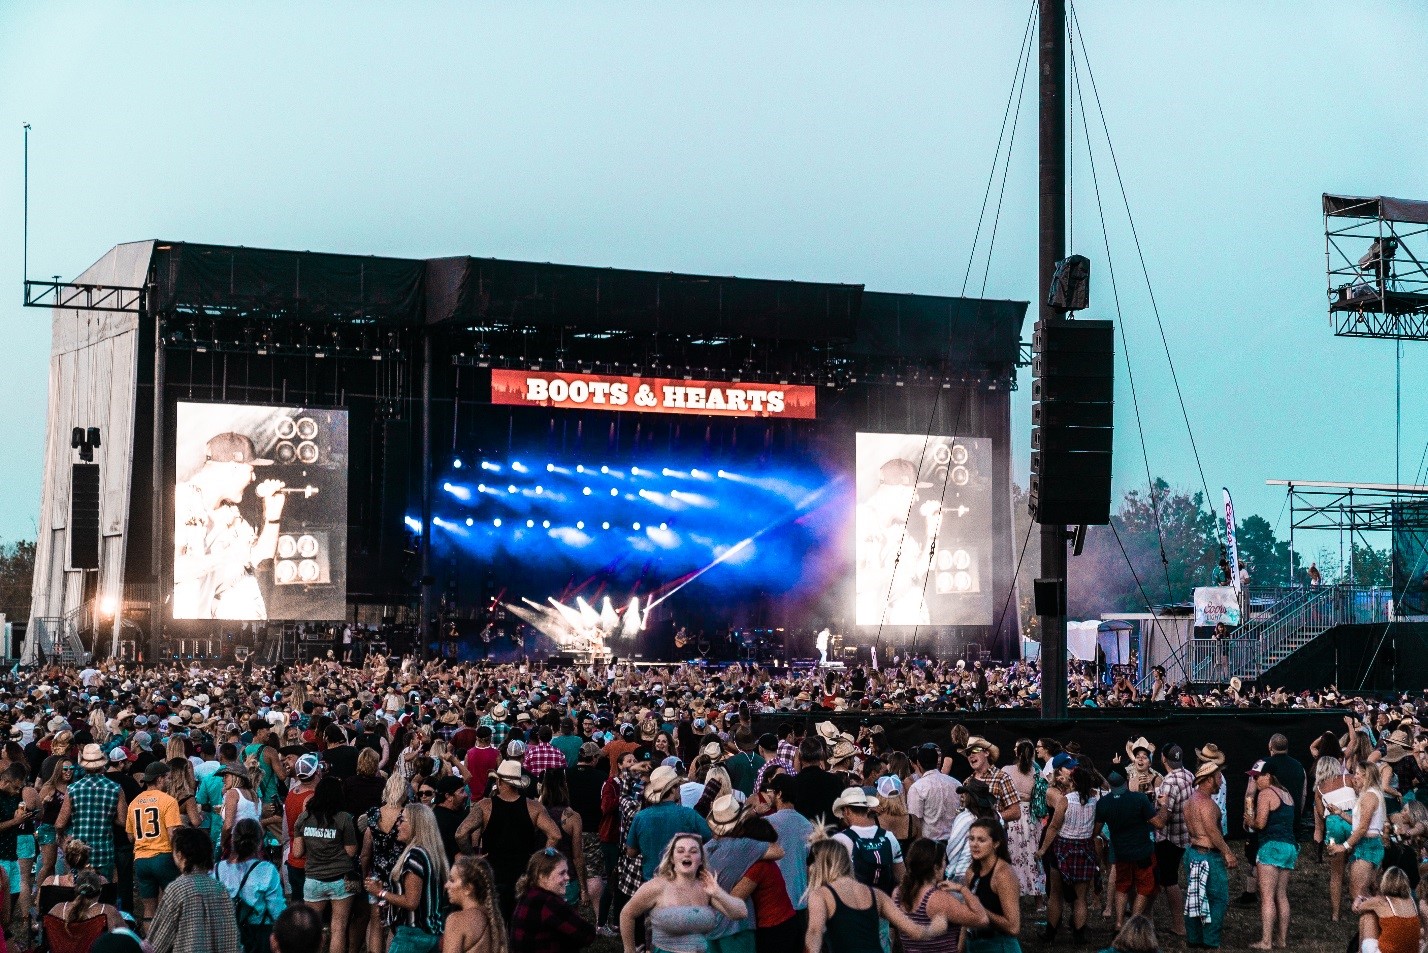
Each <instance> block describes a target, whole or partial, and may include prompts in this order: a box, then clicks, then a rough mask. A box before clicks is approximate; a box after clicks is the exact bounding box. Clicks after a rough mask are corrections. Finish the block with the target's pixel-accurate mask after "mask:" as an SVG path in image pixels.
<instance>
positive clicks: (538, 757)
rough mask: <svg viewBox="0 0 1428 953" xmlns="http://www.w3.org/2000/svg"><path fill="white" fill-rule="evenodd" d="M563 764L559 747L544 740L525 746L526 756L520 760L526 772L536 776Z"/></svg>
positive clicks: (563, 757) (563, 765)
mask: <svg viewBox="0 0 1428 953" xmlns="http://www.w3.org/2000/svg"><path fill="white" fill-rule="evenodd" d="M565 764H566V762H565V755H563V754H561V753H560V749H559V748H557V747H556V746H555V745H553V744H549V743H547V742H544V741H540V742H537V743H536V744H533V745H531V746H530V747H529V748H527V749H526V756H525V758H523V759H522V760H521V766H522V767H524V768H525V769H526V773H527V774H530V775H533V776H534V777H537V778H538V777H540V776H541V775H542V774H544V773H545V772H547V771H549V770H550V769H551V768H563V767H565Z"/></svg>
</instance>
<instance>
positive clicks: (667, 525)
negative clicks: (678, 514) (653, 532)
mask: <svg viewBox="0 0 1428 953" xmlns="http://www.w3.org/2000/svg"><path fill="white" fill-rule="evenodd" d="M659 528H660V529H669V524H668V523H661V524H659Z"/></svg>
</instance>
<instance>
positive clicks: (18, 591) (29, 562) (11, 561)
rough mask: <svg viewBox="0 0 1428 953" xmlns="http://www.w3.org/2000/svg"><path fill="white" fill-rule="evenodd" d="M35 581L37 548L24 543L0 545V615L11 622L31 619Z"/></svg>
mask: <svg viewBox="0 0 1428 953" xmlns="http://www.w3.org/2000/svg"><path fill="white" fill-rule="evenodd" d="M34 580H35V544H34V543H32V542H30V541H29V540H21V541H20V542H17V543H12V544H10V545H9V546H6V545H4V544H0V612H3V613H4V614H5V618H6V619H8V620H9V621H11V622H21V621H24V620H25V619H28V618H29V617H30V588H31V586H32V585H33V584H34Z"/></svg>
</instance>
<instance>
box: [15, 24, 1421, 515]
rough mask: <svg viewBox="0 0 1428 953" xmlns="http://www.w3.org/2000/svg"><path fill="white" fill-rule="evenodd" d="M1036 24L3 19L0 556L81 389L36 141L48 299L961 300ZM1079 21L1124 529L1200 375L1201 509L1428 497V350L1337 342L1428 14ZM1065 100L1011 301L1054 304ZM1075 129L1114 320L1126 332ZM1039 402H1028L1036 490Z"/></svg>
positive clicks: (1395, 160)
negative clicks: (1337, 319) (223, 260)
mask: <svg viewBox="0 0 1428 953" xmlns="http://www.w3.org/2000/svg"><path fill="white" fill-rule="evenodd" d="M1029 10H1030V3H1029V0H1027V2H1022V0H941V2H913V0H909V2H899V3H895V4H889V3H879V2H874V0H865V2H861V3H854V2H839V0H817V2H780V3H777V4H767V3H732V2H730V3H721V2H715V0H704V2H700V3H697V4H693V3H642V2H619V3H615V2H607V3H601V4H592V3H573V2H556V0H550V2H539V3H512V2H510V0H507V2H503V3H483V2H476V0H461V2H448V3H443V2H436V0H432V2H423V3H420V4H416V3H394V2H388V3H376V2H354V3H341V4H338V3H325V2H308V3H301V4H293V3H272V2H260V0H249V2H245V3H242V4H193V3H179V2H163V0H150V2H146V3H143V4H120V3H110V2H64V0H44V2H40V0H9V2H6V3H3V4H0V170H3V172H0V275H4V276H6V277H5V278H4V280H3V281H0V291H3V289H6V288H8V292H5V293H0V341H3V343H4V348H5V354H6V357H7V360H6V362H5V369H4V371H3V373H0V406H3V407H4V408H5V409H6V410H5V413H4V416H3V417H0V420H3V421H4V423H3V425H0V427H3V429H0V434H3V436H4V439H3V440H0V473H3V474H4V475H5V480H6V487H7V490H6V492H5V493H4V494H0V541H13V540H17V539H32V538H33V537H34V534H35V523H36V519H37V516H38V512H39V497H40V477H41V454H42V447H43V420H44V414H45V394H46V386H47V384H46V381H47V375H48V353H49V335H50V330H49V317H48V313H47V312H45V311H42V310H37V309H26V308H23V307H21V306H20V301H21V285H20V279H21V271H22V268H21V204H22V190H21V174H20V172H21V156H22V152H21V144H22V132H21V124H22V123H24V122H29V123H31V124H32V126H33V129H32V133H31V140H30V145H31V151H30V198H31V227H30V263H31V268H30V270H31V277H37V278H38V277H49V276H51V275H55V274H60V275H63V276H64V277H66V278H72V277H73V276H75V275H77V274H78V273H79V272H81V271H83V270H84V268H86V267H87V266H88V265H89V264H90V263H91V262H93V261H94V260H95V259H97V258H99V257H100V256H101V255H102V254H103V253H104V252H105V251H106V250H107V249H109V248H110V247H111V246H113V245H114V244H116V243H119V242H124V241H131V240H137V239H146V238H165V239H173V240H184V241H194V242H214V243H221V244H234V245H249V246H259V247H276V248H294V249H312V250H324V251H336V252H350V253H359V254H366V253H370V254H379V255H395V256H405V257H430V256H439V255H455V254H471V255H477V256H490V257H504V258H515V259H530V260H538V261H552V262H561V263H570V264H582V265H601V266H615V267H629V268H641V269H650V270H669V271H680V272H696V273H713V274H721V275H729V274H731V275H739V276H748V277H763V278H789V279H804V280H813V281H840V282H854V283H861V284H864V285H866V286H867V287H868V288H869V289H871V290H879V291H900V292H918V293H923V294H958V293H960V292H961V290H962V287H963V276H964V274H965V273H966V270H967V267H968V260H969V253H970V251H971V249H972V242H973V235H974V233H975V230H976V226H977V218H978V211H979V209H980V207H981V204H982V197H983V194H984V190H985V189H986V188H987V182H988V176H989V174H990V173H991V172H992V168H993V165H992V159H993V152H994V150H995V148H996V143H997V136H998V129H999V126H1000V124H1001V120H1002V116H1003V111H1004V109H1005V105H1006V101H1007V96H1008V92H1009V90H1010V88H1011V82H1012V76H1013V72H1014V67H1015V63H1016V59H1017V53H1018V49H1019V46H1020V42H1021V38H1022V34H1023V28H1024V25H1025V22H1026V17H1027V14H1028V12H1029ZM1078 14H1079V18H1080V23H1081V28H1082V31H1083V34H1084V37H1085V43H1086V60H1084V62H1089V66H1090V69H1091V70H1092V71H1093V73H1094V76H1095V79H1096V83H1097V86H1098V88H1099V91H1100V96H1101V108H1102V109H1103V110H1104V113H1105V118H1106V122H1107V124H1108V126H1109V129H1110V134H1111V142H1112V144H1113V145H1114V147H1115V152H1116V158H1117V160H1118V163H1119V168H1120V172H1121V174H1122V176H1123V178H1124V183H1125V188H1126V192H1127V195H1128V197H1129V200H1130V203H1131V207H1132V210H1133V212H1134V215H1135V218H1134V221H1135V227H1136V231H1137V232H1138V234H1139V237H1140V241H1141V248H1140V251H1141V252H1142V253H1143V255H1144V260H1145V264H1146V268H1147V270H1148V272H1149V275H1150V281H1151V285H1150V287H1151V288H1152V289H1153V291H1154V296H1155V301H1156V302H1157V303H1158V305H1159V310H1160V318H1161V322H1162V323H1163V328H1164V339H1165V340H1164V344H1162V339H1161V330H1160V327H1159V326H1158V325H1157V322H1156V321H1155V317H1154V315H1153V313H1152V310H1151V306H1150V298H1149V295H1148V293H1147V286H1146V284H1145V282H1144V280H1143V279H1141V277H1140V274H1139V264H1138V259H1137V250H1136V247H1135V245H1134V243H1133V242H1132V239H1131V235H1130V230H1129V228H1128V227H1127V220H1126V217H1125V213H1124V210H1123V209H1122V208H1121V207H1120V206H1119V194H1118V192H1116V191H1115V187H1114V181H1113V178H1112V177H1111V175H1110V171H1109V157H1108V155H1107V153H1106V152H1105V146H1104V143H1102V144H1101V145H1100V147H1099V148H1098V149H1097V150H1093V153H1092V154H1093V155H1094V156H1095V161H1096V167H1097V171H1098V173H1100V174H1101V176H1102V179H1101V194H1102V199H1103V201H1104V202H1105V204H1106V214H1107V218H1108V233H1109V242H1110V251H1111V258H1110V261H1111V262H1112V263H1113V264H1114V266H1115V269H1116V277H1117V280H1118V286H1119V290H1120V292H1121V310H1120V315H1119V318H1120V320H1121V321H1122V323H1123V327H1124V331H1125V337H1126V351H1125V352H1123V353H1122V354H1121V355H1119V356H1118V365H1119V369H1118V373H1119V379H1118V382H1117V383H1118V405H1117V411H1116V424H1117V428H1118V429H1117V436H1116V456H1115V481H1116V492H1117V495H1119V494H1121V493H1123V492H1125V491H1126V490H1128V489H1133V488H1135V487H1137V486H1142V487H1143V486H1144V485H1145V479H1146V470H1147V461H1146V457H1148V464H1149V470H1150V471H1151V472H1152V473H1153V474H1155V475H1157V476H1164V477H1165V478H1167V479H1168V480H1169V481H1170V482H1171V483H1172V484H1174V485H1176V486H1182V487H1189V488H1198V487H1199V486H1200V485H1201V477H1200V474H1199V472H1198V470H1197V467H1196V464H1195V461H1194V457H1193V455H1192V453H1191V447H1190V440H1189V436H1188V433H1187V428H1186V424H1185V421H1184V420H1183V419H1182V415H1181V409H1180V405H1179V403H1178V402H1177V399H1176V394H1175V390H1174V386H1173V383H1172V379H1171V366H1172V365H1171V363H1170V362H1168V361H1167V358H1166V353H1165V349H1166V347H1167V346H1168V350H1169V353H1170V357H1171V359H1173V367H1174V370H1175V372H1176V374H1177V375H1178V378H1179V384H1180V387H1181V389H1182V392H1183V396H1184V401H1185V408H1186V414H1187V415H1188V418H1189V423H1190V425H1191V429H1192V431H1193V434H1194V438H1195V441H1196V443H1197V445H1198V448H1199V453H1200V457H1201V461H1202V463H1203V469H1204V482H1205V483H1207V484H1208V486H1209V487H1210V488H1211V489H1212V491H1213V492H1214V494H1215V495H1216V496H1218V493H1219V487H1220V486H1228V487H1230V489H1231V490H1232V491H1233V492H1234V493H1235V497H1236V505H1237V508H1238V510H1239V511H1240V514H1241V515H1242V516H1243V515H1248V514H1250V513H1256V512H1257V513H1260V514H1262V515H1264V516H1265V517H1266V518H1267V519H1269V520H1270V521H1271V522H1272V523H1279V524H1280V529H1281V533H1283V532H1284V531H1285V526H1284V525H1283V522H1282V520H1283V514H1282V504H1283V502H1284V496H1283V492H1282V490H1278V489H1274V488H1268V487H1266V486H1265V485H1264V484H1265V481H1266V480H1267V479H1274V478H1293V479H1296V480H1345V481H1365V482H1367V481H1381V482H1392V481H1393V480H1394V479H1395V478H1396V477H1395V473H1396V470H1397V472H1398V473H1400V474H1401V479H1402V480H1403V481H1404V482H1409V481H1411V480H1413V478H1414V476H1415V474H1416V472H1417V470H1418V464H1419V460H1420V458H1421V457H1422V455H1423V452H1424V448H1425V441H1428V420H1425V419H1424V415H1423V414H1422V413H1420V412H1419V410H1420V408H1422V407H1423V406H1424V403H1425V400H1426V399H1428V375H1425V373H1424V366H1425V359H1428V343H1408V344H1405V345H1404V346H1403V349H1402V361H1401V365H1400V368H1401V371H1400V373H1398V374H1396V371H1395V363H1396V362H1395V346H1394V345H1393V344H1392V343H1390V342H1383V341H1359V340H1350V339H1340V338H1335V337H1334V336H1333V334H1332V331H1331V327H1330V323H1329V321H1328V318H1327V315H1326V309H1325V303H1324V301H1325V299H1324V289H1325V284H1326V281H1325V276H1324V238H1323V218H1322V215H1321V213H1320V205H1319V196H1320V194H1321V193H1322V192H1326V191H1331V192H1343V193H1349V194H1363V195H1373V194H1387V195H1397V196H1401V197H1406V198H1428V161H1425V159H1428V125H1425V124H1424V123H1423V122H1422V121H1421V115H1422V112H1423V104H1424V102H1425V101H1428V57H1424V56H1423V52H1422V51H1423V37H1424V36H1428V4H1423V3H1420V2H1415V0H1365V2H1362V3H1359V4H1355V5H1354V7H1353V11H1352V13H1351V14H1350V13H1348V12H1346V8H1345V7H1344V5H1343V4H1342V3H1332V2H1311V0H1302V2H1294V3H1290V2H1286V0H1281V2H1270V3H1263V4H1246V3H1243V2H1240V0H1197V2H1195V3H1194V4H1186V3H1182V4H1178V5H1171V4H1146V3H1143V2H1132V0H1082V3H1081V4H1080V6H1079V8H1078ZM1353 36H1358V37H1360V38H1362V40H1363V42H1361V43H1357V44H1355V43H1348V44H1347V45H1346V43H1345V40H1346V39H1348V38H1351V37H1353ZM1346 48H1348V49H1350V50H1353V51H1354V52H1344V50H1345V49H1346ZM1086 83H1087V80H1086V79H1085V77H1084V74H1083V87H1084V86H1085V85H1086ZM1086 92H1087V95H1088V96H1089V89H1087V90H1086ZM1034 93H1035V90H1034V87H1032V88H1029V89H1028V91H1027V94H1026V99H1025V101H1024V102H1023V103H1022V108H1021V112H1020V117H1021V120H1020V124H1019V126H1018V129H1017V136H1016V141H1015V146H1014V151H1013V155H1012V161H1011V165H1010V169H1009V174H1008V176H1007V186H1006V191H1005V195H1004V198H1003V201H1002V203H1001V212H1000V218H999V219H998V226H997V238H996V247H995V251H994V254H993V255H992V257H991V261H990V267H989V268H988V269H987V274H986V282H985V292H984V293H985V294H986V296H988V297H993V298H1011V299H1020V300H1031V299H1033V298H1034V297H1035V279H1036V215H1035V209H1036V200H1035V190H1036V178H1035V141H1036V137H1035V102H1034V98H1035V96H1034ZM1080 108H1081V107H1080V105H1079V104H1078V106H1077V109H1078V111H1079V109H1080ZM1076 127H1077V128H1076V131H1075V134H1074V135H1075V142H1076V148H1077V150H1078V154H1077V155H1076V158H1075V160H1074V165H1073V168H1074V175H1073V204H1074V213H1073V223H1074V228H1073V235H1074V241H1073V246H1072V250H1073V251H1076V252H1079V253H1082V254H1085V255H1087V256H1088V257H1090V258H1091V260H1092V297H1093V303H1092V308H1091V310H1090V311H1088V312H1085V313H1084V316H1086V317H1111V318H1116V317H1117V312H1116V310H1115V308H1114V306H1113V304H1112V296H1111V293H1110V291H1111V289H1110V284H1109V281H1108V268H1107V255H1106V252H1105V249H1104V247H1103V246H1102V243H1101V234H1100V224H1099V217H1098V211H1097V203H1096V197H1095V187H1094V184H1093V182H1092V179H1091V176H1090V174H1089V172H1090V162H1089V161H1087V154H1086V152H1085V136H1084V134H1083V131H1082V129H1081V128H1080V122H1079V121H1077V122H1076ZM1092 134H1093V136H1095V135H1098V134H1099V130H1098V129H1096V127H1094V126H1093V127H1092ZM997 192H998V190H997V189H994V190H993V197H994V199H995V197H996V195H997ZM990 220H991V219H990V216H989V218H988V222H990ZM984 236H985V227H984ZM983 244H984V246H985V237H984V242H983ZM984 264H985V263H984V261H983V260H981V259H979V263H978V265H977V267H976V268H975V270H974V275H975V277H974V278H973V280H972V282H971V284H970V286H969V289H968V291H969V293H972V294H977V293H983V287H982V279H981V273H982V269H983V267H984ZM1032 313H1033V315H1034V309H1033V312H1032ZM1023 336H1024V339H1026V340H1030V336H1031V327H1030V323H1028V325H1027V328H1026V330H1025V333H1024V335H1023ZM1127 357H1128V360H1127ZM1128 370H1130V371H1133V372H1134V375H1135V384H1136V390H1137V398H1138V403H1139V415H1137V413H1136V412H1135V409H1134V408H1133V406H1132V402H1131V400H1130V389H1129V380H1128V377H1127V371H1128ZM1030 391H1031V387H1030V379H1029V377H1028V376H1026V375H1023V378H1022V381H1021V390H1020V391H1019V393H1018V394H1017V395H1016V396H1017V399H1016V403H1015V404H1014V410H1013V414H1014V421H1015V447H1014V451H1013V453H1014V458H1015V460H1016V465H1017V473H1018V480H1019V481H1020V482H1022V483H1023V484H1024V483H1025V479H1026V477H1025V474H1026V471H1027V467H1028V463H1029V452H1030V450H1029V448H1030ZM1396 402H1400V403H1401V407H1402V408H1403V411H1402V415H1401V418H1399V417H1398V416H1397V415H1396V413H1395V407H1396ZM1396 420H1401V423H1399V424H1396ZM1138 421H1139V427H1138ZM1141 428H1143V430H1144V436H1145V447H1146V452H1145V454H1144V456H1143V455H1142V452H1141V441H1140V436H1139V430H1140V429H1141ZM1396 448H1397V454H1396V452H1395V451H1396ZM1396 456H1397V457H1398V458H1399V459H1400V461H1401V462H1400V463H1398V464H1397V466H1396V464H1395V458H1396ZM1276 514H1279V515H1278V516H1277V515H1276Z"/></svg>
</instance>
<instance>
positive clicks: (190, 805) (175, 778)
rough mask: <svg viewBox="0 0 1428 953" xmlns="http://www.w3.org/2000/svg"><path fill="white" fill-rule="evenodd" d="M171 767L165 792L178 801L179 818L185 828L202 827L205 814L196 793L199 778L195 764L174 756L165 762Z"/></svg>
mask: <svg viewBox="0 0 1428 953" xmlns="http://www.w3.org/2000/svg"><path fill="white" fill-rule="evenodd" d="M165 764H167V765H168V766H169V774H168V777H167V778H166V779H165V781H164V790H165V791H167V792H168V795H169V797H171V798H173V799H174V800H175V801H178V806H179V816H180V817H182V818H183V822H184V826H185V827H202V826H203V812H202V811H200V810H199V809H198V801H196V800H194V796H193V795H194V792H195V791H197V790H198V778H196V777H195V776H194V773H193V762H192V761H190V760H188V758H187V757H185V756H184V755H173V756H171V757H170V758H169V760H168V761H166V762H165Z"/></svg>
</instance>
